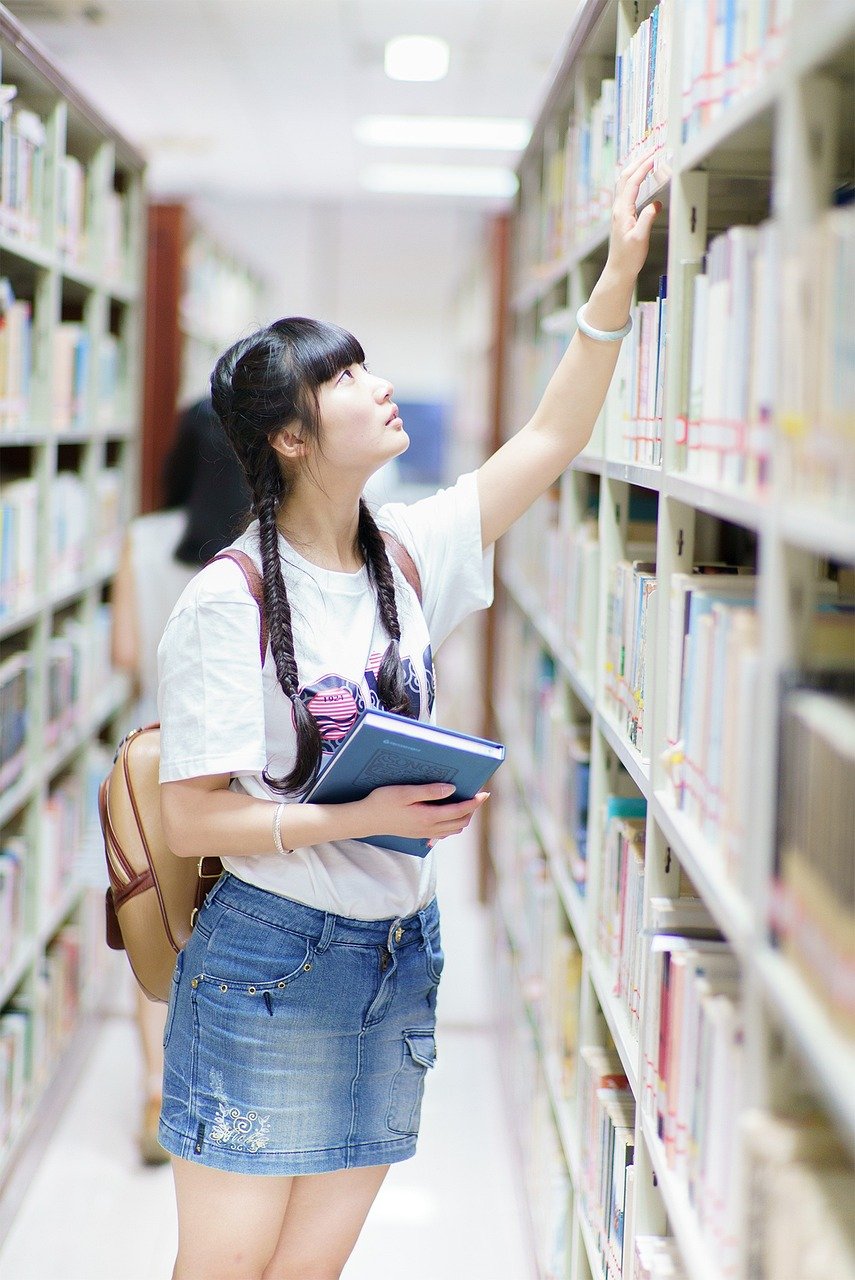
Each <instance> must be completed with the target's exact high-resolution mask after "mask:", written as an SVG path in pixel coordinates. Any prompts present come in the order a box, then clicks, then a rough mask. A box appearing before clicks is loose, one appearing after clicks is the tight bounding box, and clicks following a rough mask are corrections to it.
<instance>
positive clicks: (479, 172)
mask: <svg viewBox="0 0 855 1280" xmlns="http://www.w3.org/2000/svg"><path fill="white" fill-rule="evenodd" d="M359 180H360V182H361V184H362V186H363V187H365V188H366V189H367V190H368V191H384V192H403V193H407V194H411V195H437V196H440V195H442V196H493V197H496V196H502V197H509V196H512V195H514V194H515V193H516V190H517V187H518V185H519V183H518V182H517V176H516V174H515V173H514V172H513V170H511V169H501V168H499V167H497V166H495V167H487V166H484V167H475V166H464V165H453V164H373V165H369V166H368V168H367V169H363V171H362V173H361V174H360V175H359Z"/></svg>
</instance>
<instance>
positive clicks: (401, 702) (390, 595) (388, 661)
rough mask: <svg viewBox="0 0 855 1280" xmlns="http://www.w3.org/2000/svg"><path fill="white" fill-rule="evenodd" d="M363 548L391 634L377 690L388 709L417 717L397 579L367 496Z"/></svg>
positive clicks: (361, 506) (361, 504)
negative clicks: (403, 654)
mask: <svg viewBox="0 0 855 1280" xmlns="http://www.w3.org/2000/svg"><path fill="white" fill-rule="evenodd" d="M357 537H358V539H359V549H360V551H361V552H362V555H363V557H364V559H365V563H366V565H367V566H368V576H369V578H370V579H371V581H372V582H373V584H374V589H375V591H376V592H377V603H378V606H379V609H380V619H381V621H382V623H383V626H384V627H385V628H386V631H387V632H388V634H389V635H390V636H391V640H390V642H389V645H388V646H387V648H386V652H385V653H384V654H383V659H382V661H381V663H380V670H379V671H378V672H377V690H378V692H379V694H380V701H381V702H382V704H383V706H384V707H385V708H386V710H387V711H395V712H397V713H398V715H402V716H412V717H413V718H415V715H414V712H413V708H412V705H411V703H410V699H409V698H408V697H407V686H406V678H405V676H404V668H403V665H402V663H401V650H400V640H401V624H400V622H399V620H398V604H397V601H396V599H395V580H394V578H393V577H392V566H391V564H390V563H389V556H388V554H387V552H386V544H385V542H384V541H383V536H382V534H381V533H380V530H379V529H378V528H377V525H376V524H375V523H374V517H373V516H372V514H371V512H370V511H369V509H368V505H367V503H366V502H365V499H364V498H361V499H360V501H359V531H358V534H357Z"/></svg>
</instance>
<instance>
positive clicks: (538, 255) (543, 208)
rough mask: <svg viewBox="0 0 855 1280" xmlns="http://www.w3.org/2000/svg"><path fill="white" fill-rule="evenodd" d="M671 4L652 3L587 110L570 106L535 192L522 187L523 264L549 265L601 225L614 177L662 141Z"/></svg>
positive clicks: (665, 1) (609, 203) (604, 221)
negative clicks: (525, 253) (524, 249)
mask: <svg viewBox="0 0 855 1280" xmlns="http://www.w3.org/2000/svg"><path fill="white" fill-rule="evenodd" d="M672 4H673V0H660V3H659V4H657V5H656V6H655V8H654V9H653V12H652V13H651V15H650V16H649V17H648V18H646V19H645V20H644V21H643V22H642V23H641V24H640V26H639V27H638V29H637V31H636V32H635V34H634V35H633V37H632V38H631V40H630V41H629V43H628V44H627V46H626V47H625V48H624V49H623V50H621V51H620V52H619V53H618V54H617V57H616V61H615V75H614V77H610V78H607V79H604V80H602V82H601V84H600V89H599V94H598V95H597V97H596V100H595V101H594V102H593V103H592V104H588V103H587V101H586V103H585V105H584V106H577V107H576V108H575V109H574V111H573V113H572V114H571V116H570V118H569V120H568V121H567V124H566V130H565V131H564V132H563V136H561V137H560V138H559V140H558V141H557V142H556V144H555V145H554V146H553V147H552V149H551V150H547V152H546V153H545V156H544V162H543V170H542V174H541V175H539V177H540V186H539V187H538V188H537V189H536V190H534V191H531V190H529V189H527V188H526V187H525V186H524V207H523V210H522V218H523V221H524V224H525V226H524V229H523V240H524V242H525V245H526V249H527V251H528V255H529V261H536V262H541V263H552V262H555V261H557V260H558V259H560V258H561V257H562V256H563V255H564V254H566V253H568V252H569V251H570V250H571V249H572V248H573V247H574V246H575V245H576V244H578V243H579V242H580V241H581V240H582V238H583V237H584V236H585V235H586V234H587V233H589V232H590V231H591V230H593V229H596V228H602V227H603V226H604V225H606V224H607V222H608V219H609V217H610V214H611V209H612V205H613V203H614V192H615V182H616V180H617V176H618V173H619V172H620V170H621V169H622V168H623V167H624V166H625V165H627V164H629V163H632V162H634V161H635V160H637V159H640V158H641V156H642V155H646V154H650V153H656V152H658V151H659V150H660V149H661V148H662V147H663V146H664V141H665V129H666V126H667V119H668V100H667V96H668V78H669V74H670V72H669V68H670V61H671V22H672V12H671V11H672Z"/></svg>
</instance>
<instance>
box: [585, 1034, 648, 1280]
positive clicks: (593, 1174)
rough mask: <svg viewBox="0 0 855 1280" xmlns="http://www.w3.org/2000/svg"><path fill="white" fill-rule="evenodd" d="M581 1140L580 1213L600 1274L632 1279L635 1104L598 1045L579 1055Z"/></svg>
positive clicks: (613, 1060)
mask: <svg viewBox="0 0 855 1280" xmlns="http://www.w3.org/2000/svg"><path fill="white" fill-rule="evenodd" d="M579 1140H580V1149H581V1152H582V1161H581V1164H582V1168H581V1176H580V1191H581V1199H582V1209H583V1212H584V1215H585V1218H586V1220H587V1222H588V1225H589V1227H590V1228H591V1232H592V1234H593V1236H594V1241H595V1244H596V1249H597V1254H598V1257H599V1262H600V1275H602V1276H604V1277H605V1278H606V1280H621V1278H622V1277H623V1276H624V1275H628V1274H629V1267H628V1262H629V1259H628V1257H625V1256H624V1245H625V1243H626V1242H628V1240H629V1239H630V1238H631V1232H626V1231H625V1230H624V1220H625V1215H626V1211H627V1208H628V1206H629V1205H630V1204H631V1202H632V1186H633V1177H634V1169H633V1155H634V1151H635V1099H634V1098H633V1096H632V1090H631V1089H630V1088H629V1083H628V1081H627V1078H626V1076H625V1075H624V1074H623V1070H622V1068H621V1065H620V1059H619V1058H618V1056H617V1054H616V1053H614V1052H611V1051H609V1050H607V1049H603V1048H600V1047H599V1046H596V1045H583V1046H582V1048H581V1049H580V1050H579Z"/></svg>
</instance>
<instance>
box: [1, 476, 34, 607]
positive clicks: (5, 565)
mask: <svg viewBox="0 0 855 1280" xmlns="http://www.w3.org/2000/svg"><path fill="white" fill-rule="evenodd" d="M38 500H39V483H38V480H36V479H35V477H33V476H25V477H22V478H21V479H19V480H9V481H7V482H6V483H5V484H3V485H2V486H0V618H3V617H8V616H10V615H11V614H15V613H19V612H21V611H22V610H23V609H26V608H27V607H28V606H29V605H30V604H32V603H33V601H34V600H35V598H36V557H35V556H34V555H33V547H35V546H36V545H37V543H36V530H37V528H38V514H39V512H38Z"/></svg>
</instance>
